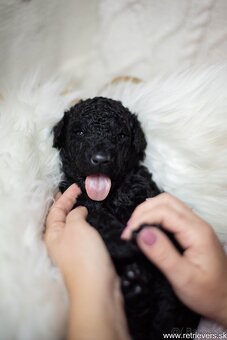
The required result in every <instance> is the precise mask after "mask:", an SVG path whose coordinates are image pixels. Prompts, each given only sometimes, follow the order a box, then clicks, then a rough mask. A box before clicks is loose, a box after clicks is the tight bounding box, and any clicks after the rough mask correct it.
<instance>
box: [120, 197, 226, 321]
mask: <svg viewBox="0 0 227 340" xmlns="http://www.w3.org/2000/svg"><path fill="white" fill-rule="evenodd" d="M141 224H149V225H158V224H159V225H162V227H163V228H164V229H166V230H168V231H170V232H171V233H173V235H174V237H175V238H176V240H177V241H178V242H179V244H180V245H181V246H182V248H183V249H184V252H183V254H179V252H178V251H177V250H176V248H175V247H174V245H173V244H172V243H171V241H170V240H169V239H168V237H167V236H166V235H165V234H164V233H163V232H162V231H161V230H160V229H158V228H157V227H155V226H153V227H146V228H144V229H143V230H142V231H140V232H139V234H138V236H137V244H138V246H139V247H140V248H141V250H142V251H143V252H144V254H145V255H146V256H147V257H148V259H150V260H151V261H152V262H153V263H154V264H155V265H156V266H157V267H158V268H159V269H160V270H161V271H162V272H163V273H164V275H165V276H166V277H167V279H168V280H169V282H170V283H171V285H172V287H173V289H174V291H175V293H176V295H177V296H178V297H179V298H180V299H181V300H182V302H183V303H185V304H186V305H187V306H188V307H189V308H191V309H192V310H194V311H196V312H198V313H200V314H202V315H204V316H206V317H209V318H211V319H213V320H216V321H217V322H220V323H221V324H223V325H224V326H227V256H226V254H225V253H224V250H223V248H222V246H221V244H220V242H219V241H218V239H217V237H216V235H215V233H214V231H213V229H212V227H211V226H210V225H209V224H208V223H206V222H205V221H203V220H202V219H201V218H200V217H199V216H197V215H196V214H194V213H193V212H192V210H191V209H189V208H188V207H187V206H186V205H185V204H183V203H182V202H181V201H179V200H178V199H176V198H174V197H173V196H171V195H169V194H166V193H164V194H160V195H159V196H156V197H154V198H150V199H148V200H147V201H145V202H144V203H142V204H141V205H139V206H138V207H137V208H136V209H135V211H134V212H133V214H132V216H131V218H130V220H129V222H128V225H127V227H126V228H125V230H124V231H123V233H122V236H121V237H122V239H125V240H127V239H130V237H131V233H132V231H133V230H136V229H138V227H139V226H140V225H141Z"/></svg>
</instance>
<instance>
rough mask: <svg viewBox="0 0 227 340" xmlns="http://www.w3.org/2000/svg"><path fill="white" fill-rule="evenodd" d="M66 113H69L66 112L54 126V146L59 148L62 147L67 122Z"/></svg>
mask: <svg viewBox="0 0 227 340" xmlns="http://www.w3.org/2000/svg"><path fill="white" fill-rule="evenodd" d="M66 114H67V113H66V112H65V113H64V116H63V118H62V119H61V120H60V121H59V122H58V123H57V124H56V125H55V126H54V128H53V134H54V140H53V147H54V148H57V149H60V148H61V146H62V142H63V134H64V127H65V124H66Z"/></svg>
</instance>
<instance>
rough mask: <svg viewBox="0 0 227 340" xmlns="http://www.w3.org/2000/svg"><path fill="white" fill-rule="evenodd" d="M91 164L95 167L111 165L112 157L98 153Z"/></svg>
mask: <svg viewBox="0 0 227 340" xmlns="http://www.w3.org/2000/svg"><path fill="white" fill-rule="evenodd" d="M90 162H91V164H92V165H93V166H103V165H109V163H110V162H111V156H110V154H109V153H104V152H97V153H95V154H94V155H92V156H91V159H90Z"/></svg>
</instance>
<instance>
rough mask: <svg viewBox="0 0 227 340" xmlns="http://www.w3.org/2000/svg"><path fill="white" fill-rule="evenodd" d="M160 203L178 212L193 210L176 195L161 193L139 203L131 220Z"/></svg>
mask: <svg viewBox="0 0 227 340" xmlns="http://www.w3.org/2000/svg"><path fill="white" fill-rule="evenodd" d="M160 205H166V206H168V207H170V208H172V209H173V210H175V211H177V212H184V213H190V212H191V209H190V208H189V207H188V206H187V205H186V204H184V203H183V202H182V201H180V200H179V199H177V198H176V197H174V196H172V195H171V194H169V193H161V194H159V195H157V196H155V197H150V198H147V199H146V201H144V202H143V203H141V204H140V205H138V206H137V207H136V208H135V210H134V211H133V213H132V215H131V217H130V220H129V222H130V221H131V220H133V219H134V218H137V217H138V216H139V215H142V214H144V213H146V212H148V211H149V210H150V209H154V208H156V207H158V206H160Z"/></svg>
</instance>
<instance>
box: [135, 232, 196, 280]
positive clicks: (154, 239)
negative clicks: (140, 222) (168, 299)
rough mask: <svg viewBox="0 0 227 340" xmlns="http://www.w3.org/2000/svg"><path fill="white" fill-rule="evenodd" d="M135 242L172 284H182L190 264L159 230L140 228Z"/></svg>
mask: <svg viewBox="0 0 227 340" xmlns="http://www.w3.org/2000/svg"><path fill="white" fill-rule="evenodd" d="M137 244H138V246H139V248H140V249H141V250H142V252H143V253H144V255H145V256H146V257H147V258H148V259H149V260H150V261H151V262H152V263H154V264H155V265H156V266H157V267H158V268H159V269H160V270H161V271H162V272H163V274H164V275H165V276H166V278H167V279H168V281H169V282H170V283H171V284H172V285H173V286H179V284H184V282H185V281H186V280H187V277H188V273H189V272H190V270H189V266H190V264H189V262H188V261H187V260H186V259H185V258H184V256H182V255H181V254H180V253H179V252H178V251H177V249H176V248H175V247H174V245H173V243H172V242H171V241H170V240H169V238H168V237H167V236H166V235H165V234H164V233H163V232H162V231H161V230H159V229H157V228H156V227H146V228H144V229H142V230H141V231H140V233H139V234H138V236H137Z"/></svg>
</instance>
